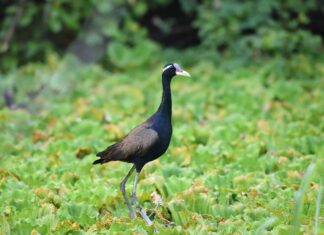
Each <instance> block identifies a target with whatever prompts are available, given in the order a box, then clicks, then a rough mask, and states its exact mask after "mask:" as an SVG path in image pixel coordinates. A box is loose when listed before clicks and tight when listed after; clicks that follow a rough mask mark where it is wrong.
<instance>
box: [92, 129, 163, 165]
mask: <svg viewBox="0 0 324 235" xmlns="http://www.w3.org/2000/svg"><path fill="white" fill-rule="evenodd" d="M158 142H159V136H158V133H157V132H156V131H155V130H153V129H151V128H150V126H149V125H148V124H147V123H143V124H142V125H140V126H138V127H136V128H134V129H133V130H132V131H131V132H130V133H129V134H128V135H127V136H126V137H125V138H124V139H123V140H122V141H120V142H118V143H115V144H113V145H111V146H109V147H108V148H107V149H105V150H104V151H102V152H99V153H97V156H98V157H100V159H99V160H97V161H95V162H94V164H98V163H101V164H102V163H105V162H109V161H114V160H117V161H127V162H131V161H132V158H133V157H135V156H137V157H141V156H144V155H145V154H146V153H147V152H148V151H149V150H150V149H152V148H153V147H154V146H155V145H156V144H157V143H158Z"/></svg>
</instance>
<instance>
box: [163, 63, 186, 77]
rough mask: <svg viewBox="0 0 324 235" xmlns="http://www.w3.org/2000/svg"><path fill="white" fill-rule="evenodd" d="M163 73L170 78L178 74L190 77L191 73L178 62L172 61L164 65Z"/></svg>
mask: <svg viewBox="0 0 324 235" xmlns="http://www.w3.org/2000/svg"><path fill="white" fill-rule="evenodd" d="M162 75H163V77H164V76H166V77H168V78H172V77H174V76H176V75H180V76H185V77H190V74H189V73H188V72H187V71H184V70H183V69H182V68H181V67H180V65H178V64H176V63H170V64H166V65H164V67H163V70H162Z"/></svg>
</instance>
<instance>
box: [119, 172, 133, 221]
mask: <svg viewBox="0 0 324 235" xmlns="http://www.w3.org/2000/svg"><path fill="white" fill-rule="evenodd" d="M134 170H135V166H133V167H132V168H131V169H130V171H129V172H128V174H127V175H126V176H125V178H124V179H123V180H122V182H120V190H121V191H122V193H123V197H124V199H125V202H126V204H127V207H128V209H129V212H130V217H131V219H134V218H135V217H136V214H135V211H134V210H133V208H132V205H131V204H130V202H129V200H128V197H127V194H126V189H125V186H126V182H127V180H128V178H129V177H130V176H131V175H132V173H133V171H134Z"/></svg>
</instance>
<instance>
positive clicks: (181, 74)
mask: <svg viewBox="0 0 324 235" xmlns="http://www.w3.org/2000/svg"><path fill="white" fill-rule="evenodd" d="M176 75H180V76H185V77H191V76H190V73H188V72H187V71H184V70H182V71H176Z"/></svg>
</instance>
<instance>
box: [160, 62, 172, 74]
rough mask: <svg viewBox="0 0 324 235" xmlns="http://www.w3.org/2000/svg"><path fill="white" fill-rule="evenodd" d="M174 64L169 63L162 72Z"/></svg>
mask: <svg viewBox="0 0 324 235" xmlns="http://www.w3.org/2000/svg"><path fill="white" fill-rule="evenodd" d="M171 66H172V64H170V65H168V66H167V67H165V68H164V69H163V70H162V72H164V71H165V70H167V69H169V68H170V67H171Z"/></svg>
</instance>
